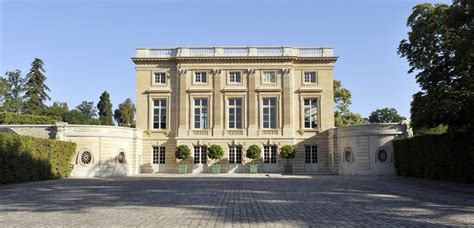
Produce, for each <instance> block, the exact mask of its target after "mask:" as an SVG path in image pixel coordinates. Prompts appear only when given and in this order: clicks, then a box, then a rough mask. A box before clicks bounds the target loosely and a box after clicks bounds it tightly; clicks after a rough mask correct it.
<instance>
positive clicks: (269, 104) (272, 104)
mask: <svg viewBox="0 0 474 228" xmlns="http://www.w3.org/2000/svg"><path fill="white" fill-rule="evenodd" d="M262 102H263V106H262V107H263V128H270V129H275V128H277V99H276V98H263V100H262Z"/></svg>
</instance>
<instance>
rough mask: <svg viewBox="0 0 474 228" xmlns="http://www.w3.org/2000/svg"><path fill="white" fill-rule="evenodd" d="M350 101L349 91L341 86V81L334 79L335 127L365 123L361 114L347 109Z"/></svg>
mask: <svg viewBox="0 0 474 228" xmlns="http://www.w3.org/2000/svg"><path fill="white" fill-rule="evenodd" d="M351 103H352V94H351V92H350V91H349V90H348V89H346V88H343V87H342V83H341V81H338V80H334V108H335V110H334V120H335V125H336V127H341V126H348V125H360V124H366V123H367V121H366V120H364V118H363V117H362V116H361V115H359V114H357V113H353V112H351V111H350V110H349V105H350V104H351Z"/></svg>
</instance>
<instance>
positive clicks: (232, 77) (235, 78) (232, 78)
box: [229, 72, 242, 84]
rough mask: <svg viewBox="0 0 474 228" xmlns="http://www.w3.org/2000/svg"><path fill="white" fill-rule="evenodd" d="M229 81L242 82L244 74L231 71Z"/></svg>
mask: <svg viewBox="0 0 474 228" xmlns="http://www.w3.org/2000/svg"><path fill="white" fill-rule="evenodd" d="M229 82H230V83H233V84H240V83H242V75H241V74H240V72H230V73H229Z"/></svg>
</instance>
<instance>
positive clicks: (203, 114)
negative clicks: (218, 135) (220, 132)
mask: <svg viewBox="0 0 474 228" xmlns="http://www.w3.org/2000/svg"><path fill="white" fill-rule="evenodd" d="M207 105H208V102H207V98H196V99H194V128H196V129H207V128H208V121H207V120H208V112H207V110H208V106H207Z"/></svg>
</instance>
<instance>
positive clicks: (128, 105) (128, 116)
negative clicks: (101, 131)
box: [114, 98, 136, 127]
mask: <svg viewBox="0 0 474 228" xmlns="http://www.w3.org/2000/svg"><path fill="white" fill-rule="evenodd" d="M135 112H136V109H135V105H134V104H133V102H132V100H131V99H130V98H127V99H126V100H125V101H124V102H123V103H121V104H119V107H118V109H115V111H114V118H115V121H117V123H118V125H119V126H125V127H132V126H134V125H135Z"/></svg>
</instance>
